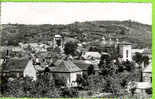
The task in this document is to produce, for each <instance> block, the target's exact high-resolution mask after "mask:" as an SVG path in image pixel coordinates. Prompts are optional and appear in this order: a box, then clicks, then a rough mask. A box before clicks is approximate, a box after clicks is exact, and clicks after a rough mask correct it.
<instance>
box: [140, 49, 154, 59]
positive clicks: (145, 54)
mask: <svg viewBox="0 0 155 99" xmlns="http://www.w3.org/2000/svg"><path fill="white" fill-rule="evenodd" d="M142 54H143V56H148V57H149V59H150V60H152V49H144V51H143V53H142Z"/></svg>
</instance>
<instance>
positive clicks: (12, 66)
mask: <svg viewBox="0 0 155 99" xmlns="http://www.w3.org/2000/svg"><path fill="white" fill-rule="evenodd" d="M28 61H29V60H28V59H9V60H8V62H7V63H3V64H2V66H3V67H2V69H3V70H2V71H24V69H25V67H26V65H27V64H28Z"/></svg>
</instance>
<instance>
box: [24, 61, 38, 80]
mask: <svg viewBox="0 0 155 99" xmlns="http://www.w3.org/2000/svg"><path fill="white" fill-rule="evenodd" d="M36 73H37V70H36V69H35V68H34V66H33V62H32V60H29V61H28V63H27V65H26V67H25V69H24V71H23V76H24V77H26V76H28V77H31V78H32V79H33V80H36V79H37V75H36Z"/></svg>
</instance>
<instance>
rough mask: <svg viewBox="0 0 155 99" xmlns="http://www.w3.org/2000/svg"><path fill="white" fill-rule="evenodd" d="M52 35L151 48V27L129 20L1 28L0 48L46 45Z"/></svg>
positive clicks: (12, 25)
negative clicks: (127, 43) (110, 39)
mask: <svg viewBox="0 0 155 99" xmlns="http://www.w3.org/2000/svg"><path fill="white" fill-rule="evenodd" d="M55 34H61V35H63V36H65V37H73V38H75V37H76V38H77V39H79V40H80V41H92V40H95V39H100V38H101V37H102V36H106V37H109V36H111V37H112V38H119V39H120V40H126V41H130V42H132V43H134V44H138V45H139V47H152V26H151V25H146V24H141V23H138V22H133V21H130V20H128V21H88V22H75V23H72V24H67V25H50V24H43V25H24V24H3V25H2V35H1V36H2V38H1V40H2V41H1V44H2V45H4V44H8V45H16V44H17V43H18V42H40V41H41V42H42V41H48V40H52V38H53V36H54V35H55ZM136 47H137V46H136Z"/></svg>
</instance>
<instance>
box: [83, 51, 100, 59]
mask: <svg viewBox="0 0 155 99" xmlns="http://www.w3.org/2000/svg"><path fill="white" fill-rule="evenodd" d="M82 57H83V58H84V59H88V60H89V59H100V58H101V54H100V53H99V52H83V53H82Z"/></svg>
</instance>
